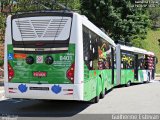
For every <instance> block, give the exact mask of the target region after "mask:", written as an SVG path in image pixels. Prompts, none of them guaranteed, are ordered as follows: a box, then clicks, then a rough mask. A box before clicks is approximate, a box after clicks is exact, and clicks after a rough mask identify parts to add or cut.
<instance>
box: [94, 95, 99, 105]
mask: <svg viewBox="0 0 160 120" xmlns="http://www.w3.org/2000/svg"><path fill="white" fill-rule="evenodd" d="M98 102H99V95H97V96H96V97H95V98H94V103H98Z"/></svg>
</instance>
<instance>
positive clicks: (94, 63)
mask: <svg viewBox="0 0 160 120" xmlns="http://www.w3.org/2000/svg"><path fill="white" fill-rule="evenodd" d="M98 40H99V36H98V35H96V34H95V33H94V32H92V31H90V30H89V29H88V28H87V27H85V26H83V54H84V60H85V64H86V65H87V67H88V68H89V69H90V70H97V69H98V46H97V41H98Z"/></svg>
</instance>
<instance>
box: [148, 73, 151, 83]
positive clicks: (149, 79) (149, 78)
mask: <svg viewBox="0 0 160 120" xmlns="http://www.w3.org/2000/svg"><path fill="white" fill-rule="evenodd" d="M150 81H151V77H150V74H148V79H147V82H148V83H149V82H150Z"/></svg>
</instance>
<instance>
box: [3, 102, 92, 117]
mask: <svg viewBox="0 0 160 120" xmlns="http://www.w3.org/2000/svg"><path fill="white" fill-rule="evenodd" d="M89 105H91V103H89V102H80V101H40V100H15V99H9V100H5V101H1V102H0V115H1V116H8V115H9V116H10V115H12V116H18V117H46V116H47V117H70V116H74V115H76V114H78V113H80V112H81V111H83V110H84V109H86V108H87V107H88V106H89Z"/></svg>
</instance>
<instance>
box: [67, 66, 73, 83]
mask: <svg viewBox="0 0 160 120" xmlns="http://www.w3.org/2000/svg"><path fill="white" fill-rule="evenodd" d="M66 76H67V78H68V79H69V80H70V81H71V82H72V83H74V63H73V64H72V65H71V67H70V68H69V69H68V70H67V73H66Z"/></svg>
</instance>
